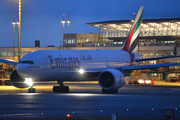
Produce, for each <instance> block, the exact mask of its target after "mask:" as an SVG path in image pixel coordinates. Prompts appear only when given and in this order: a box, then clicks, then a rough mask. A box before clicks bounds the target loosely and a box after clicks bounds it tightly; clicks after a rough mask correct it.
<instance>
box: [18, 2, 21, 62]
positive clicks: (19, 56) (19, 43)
mask: <svg viewBox="0 0 180 120" xmlns="http://www.w3.org/2000/svg"><path fill="white" fill-rule="evenodd" d="M18 28H19V36H18V37H19V39H18V61H19V60H20V58H21V0H19V26H18Z"/></svg>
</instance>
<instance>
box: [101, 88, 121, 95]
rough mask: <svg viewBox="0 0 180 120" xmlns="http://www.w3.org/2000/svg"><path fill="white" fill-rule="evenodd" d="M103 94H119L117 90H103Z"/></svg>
mask: <svg viewBox="0 0 180 120" xmlns="http://www.w3.org/2000/svg"><path fill="white" fill-rule="evenodd" d="M102 93H110V94H111V93H112V94H117V93H118V89H115V90H106V89H103V88H102Z"/></svg>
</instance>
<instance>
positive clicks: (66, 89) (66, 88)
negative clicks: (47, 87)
mask: <svg viewBox="0 0 180 120" xmlns="http://www.w3.org/2000/svg"><path fill="white" fill-rule="evenodd" d="M53 92H62V93H68V92H69V86H63V87H60V86H54V87H53Z"/></svg>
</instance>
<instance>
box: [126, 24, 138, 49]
mask: <svg viewBox="0 0 180 120" xmlns="http://www.w3.org/2000/svg"><path fill="white" fill-rule="evenodd" d="M135 26H136V25H134V27H133V28H132V30H131V32H130V33H129V36H128V38H127V41H126V45H125V46H124V51H128V50H129V46H130V43H131V39H132V36H133V33H134V28H135Z"/></svg>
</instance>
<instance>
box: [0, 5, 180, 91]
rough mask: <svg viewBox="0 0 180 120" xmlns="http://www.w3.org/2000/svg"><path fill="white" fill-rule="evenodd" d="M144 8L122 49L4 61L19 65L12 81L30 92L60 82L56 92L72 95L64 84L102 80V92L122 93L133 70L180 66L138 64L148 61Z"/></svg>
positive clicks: (61, 52) (49, 53) (41, 53)
mask: <svg viewBox="0 0 180 120" xmlns="http://www.w3.org/2000/svg"><path fill="white" fill-rule="evenodd" d="M143 9H144V7H143V6H140V7H139V10H138V12H137V15H136V18H135V20H134V22H133V24H132V26H131V29H130V32H129V34H128V36H127V38H126V41H125V44H124V46H123V48H122V50H39V51H34V52H31V53H28V54H26V55H25V56H23V57H22V58H21V59H20V60H19V62H14V61H9V60H4V59H0V62H2V63H6V64H11V65H15V66H17V68H16V69H15V70H14V71H13V72H12V73H11V75H10V81H11V83H12V85H14V86H15V87H17V88H27V87H30V88H29V89H28V92H29V93H35V92H36V90H35V88H33V83H34V82H40V81H57V82H58V84H59V86H54V87H53V92H64V93H67V92H69V87H68V86H65V85H64V83H63V82H64V81H98V82H99V85H100V86H101V88H102V93H118V89H119V88H121V87H122V86H123V85H124V84H125V76H127V75H128V74H129V73H130V72H131V71H132V70H139V69H157V68H159V67H167V66H179V65H180V63H166V64H154V65H136V62H137V61H138V62H139V61H143V60H148V58H145V59H143V58H142V55H139V54H137V53H136V51H137V40H138V36H139V33H140V26H141V21H142V14H143ZM172 57H174V56H172ZM162 58H164V57H159V58H153V59H162ZM168 58H170V57H168ZM149 60H152V58H149Z"/></svg>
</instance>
